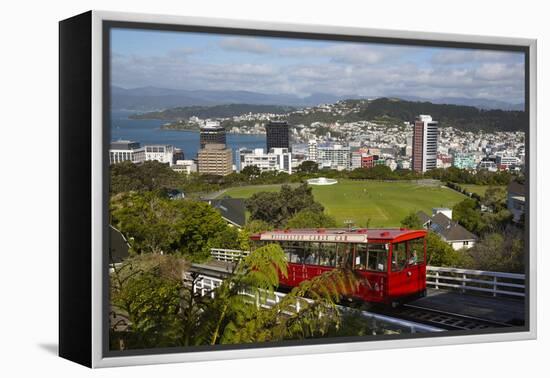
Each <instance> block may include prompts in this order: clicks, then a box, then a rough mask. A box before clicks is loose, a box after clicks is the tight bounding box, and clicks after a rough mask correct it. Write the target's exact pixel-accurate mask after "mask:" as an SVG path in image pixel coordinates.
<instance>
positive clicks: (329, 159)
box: [317, 144, 351, 171]
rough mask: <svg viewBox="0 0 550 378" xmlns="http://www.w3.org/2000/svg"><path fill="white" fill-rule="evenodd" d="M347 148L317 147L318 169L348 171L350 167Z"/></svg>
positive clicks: (337, 146) (333, 146)
mask: <svg viewBox="0 0 550 378" xmlns="http://www.w3.org/2000/svg"><path fill="white" fill-rule="evenodd" d="M350 160H351V155H350V148H349V146H342V145H341V144H334V145H324V146H317V163H318V164H319V168H321V169H322V168H330V169H336V170H338V171H343V170H346V169H349V168H350V166H351V161H350Z"/></svg>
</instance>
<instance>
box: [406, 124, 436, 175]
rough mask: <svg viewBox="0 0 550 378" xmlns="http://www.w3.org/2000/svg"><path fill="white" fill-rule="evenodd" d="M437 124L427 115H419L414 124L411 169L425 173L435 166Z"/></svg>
mask: <svg viewBox="0 0 550 378" xmlns="http://www.w3.org/2000/svg"><path fill="white" fill-rule="evenodd" d="M437 138H438V131H437V122H436V121H434V120H433V119H432V117H431V116H429V115H423V114H421V115H419V116H418V117H417V118H416V121H415V122H414V128H413V141H412V142H413V146H412V168H413V170H414V171H416V172H426V171H428V170H430V169H434V168H436V166H437Z"/></svg>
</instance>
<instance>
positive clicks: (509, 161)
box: [496, 156, 519, 169]
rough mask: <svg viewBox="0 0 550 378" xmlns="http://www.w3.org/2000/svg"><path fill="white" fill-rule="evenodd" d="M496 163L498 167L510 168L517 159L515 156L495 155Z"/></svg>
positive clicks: (516, 162) (517, 162) (517, 161)
mask: <svg viewBox="0 0 550 378" xmlns="http://www.w3.org/2000/svg"><path fill="white" fill-rule="evenodd" d="M496 164H497V167H498V169H510V167H512V166H515V165H517V164H519V159H518V158H517V157H516V156H497V158H496Z"/></svg>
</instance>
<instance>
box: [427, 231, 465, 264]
mask: <svg viewBox="0 0 550 378" xmlns="http://www.w3.org/2000/svg"><path fill="white" fill-rule="evenodd" d="M426 255H427V262H428V265H435V266H449V267H454V268H460V267H464V268H466V267H467V266H468V265H469V259H468V256H467V255H466V254H464V253H463V252H462V251H455V250H454V249H453V247H451V246H450V245H449V244H447V242H445V241H444V240H443V239H441V238H440V237H439V235H437V234H436V233H435V232H432V231H428V235H427V236H426Z"/></svg>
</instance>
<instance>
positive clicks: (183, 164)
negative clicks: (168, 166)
mask: <svg viewBox="0 0 550 378" xmlns="http://www.w3.org/2000/svg"><path fill="white" fill-rule="evenodd" d="M172 169H173V170H174V171H175V172H178V173H186V174H191V173H193V172H197V164H196V163H195V161H194V160H176V164H174V165H173V166H172Z"/></svg>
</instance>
